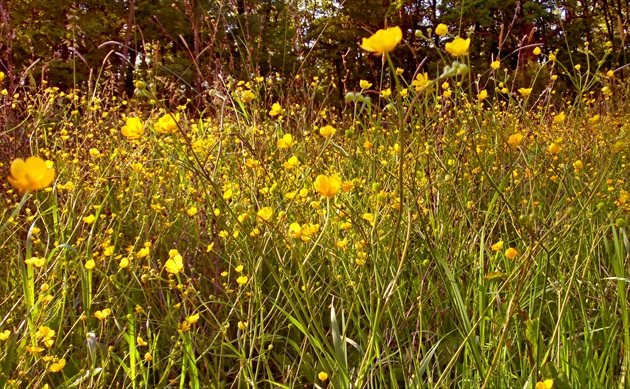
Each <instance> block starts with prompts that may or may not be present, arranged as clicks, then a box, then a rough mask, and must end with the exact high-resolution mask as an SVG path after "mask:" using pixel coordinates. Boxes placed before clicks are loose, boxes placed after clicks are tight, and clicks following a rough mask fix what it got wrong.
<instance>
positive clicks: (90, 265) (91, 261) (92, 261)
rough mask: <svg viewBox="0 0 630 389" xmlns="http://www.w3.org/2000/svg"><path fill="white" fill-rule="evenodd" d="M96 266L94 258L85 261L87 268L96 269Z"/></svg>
mask: <svg viewBox="0 0 630 389" xmlns="http://www.w3.org/2000/svg"><path fill="white" fill-rule="evenodd" d="M95 266H96V262H94V260H93V259H90V260H88V261H87V262H86V263H85V270H92V269H94V267H95Z"/></svg>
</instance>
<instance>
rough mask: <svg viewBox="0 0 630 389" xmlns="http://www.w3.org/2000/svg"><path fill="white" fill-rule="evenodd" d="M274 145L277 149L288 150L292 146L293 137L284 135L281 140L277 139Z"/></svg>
mask: <svg viewBox="0 0 630 389" xmlns="http://www.w3.org/2000/svg"><path fill="white" fill-rule="evenodd" d="M276 145H277V146H278V148H279V149H288V148H289V147H291V146H292V145H293V137H292V136H291V134H284V135H283V136H282V138H280V139H278V142H277V144H276Z"/></svg>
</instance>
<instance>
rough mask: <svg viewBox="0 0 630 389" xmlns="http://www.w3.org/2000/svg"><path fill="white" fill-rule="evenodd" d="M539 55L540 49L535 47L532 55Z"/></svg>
mask: <svg viewBox="0 0 630 389" xmlns="http://www.w3.org/2000/svg"><path fill="white" fill-rule="evenodd" d="M540 53H541V50H540V47H538V46H536V47H535V48H534V55H540Z"/></svg>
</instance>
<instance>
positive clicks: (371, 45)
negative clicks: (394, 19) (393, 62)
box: [361, 26, 402, 55]
mask: <svg viewBox="0 0 630 389" xmlns="http://www.w3.org/2000/svg"><path fill="white" fill-rule="evenodd" d="M401 40H402V30H401V29H400V27H398V26H396V27H390V28H388V29H386V30H378V31H377V32H376V33H374V35H372V36H371V37H369V38H363V43H361V48H362V49H363V50H366V51H369V52H372V53H374V54H375V55H382V54H385V53H389V52H390V51H392V50H394V48H395V47H396V45H397V44H398V42H400V41H401Z"/></svg>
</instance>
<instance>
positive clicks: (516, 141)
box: [508, 132, 523, 147]
mask: <svg viewBox="0 0 630 389" xmlns="http://www.w3.org/2000/svg"><path fill="white" fill-rule="evenodd" d="M522 141H523V135H521V134H519V133H518V132H517V133H516V134H512V135H510V136H509V138H508V144H509V145H510V146H512V147H517V146H518V145H520V144H521V142H522Z"/></svg>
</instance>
